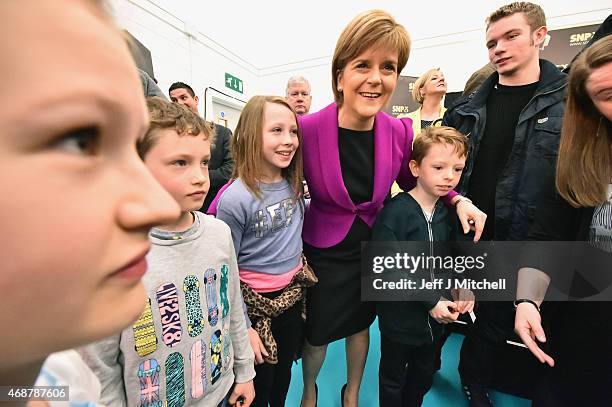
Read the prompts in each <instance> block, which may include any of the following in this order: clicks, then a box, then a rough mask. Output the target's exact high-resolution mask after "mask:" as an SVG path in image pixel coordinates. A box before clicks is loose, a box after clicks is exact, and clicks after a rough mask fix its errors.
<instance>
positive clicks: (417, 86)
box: [412, 68, 442, 105]
mask: <svg viewBox="0 0 612 407" xmlns="http://www.w3.org/2000/svg"><path fill="white" fill-rule="evenodd" d="M436 73H442V71H441V70H440V68H432V69H430V70H428V71H427V72H425V73H424V74H423V75H421V76H420V77H419V79H417V80H416V81H415V82H414V86H413V87H412V98H413V99H414V100H415V101H416V102H417V103H418V104H420V105H422V104H423V100H424V99H425V98H424V97H423V95H421V89H423V86H425V84H426V83H427V82H429V80H430V79H431V77H432V76H434V74H436Z"/></svg>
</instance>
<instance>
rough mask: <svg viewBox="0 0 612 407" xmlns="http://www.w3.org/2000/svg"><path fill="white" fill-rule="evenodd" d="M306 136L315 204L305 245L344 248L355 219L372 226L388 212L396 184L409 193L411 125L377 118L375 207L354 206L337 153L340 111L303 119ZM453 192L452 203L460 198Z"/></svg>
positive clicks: (306, 158) (306, 224)
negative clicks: (387, 200) (383, 211)
mask: <svg viewBox="0 0 612 407" xmlns="http://www.w3.org/2000/svg"><path fill="white" fill-rule="evenodd" d="M298 122H299V127H300V130H301V132H302V145H303V154H304V176H305V178H306V182H307V183H308V190H309V192H310V196H311V201H310V207H309V208H308V211H307V212H306V217H305V219H304V228H303V231H302V238H303V240H304V241H305V242H306V243H308V244H310V245H312V246H314V247H319V248H326V247H331V246H334V245H336V244H338V243H340V242H341V241H342V240H343V239H344V238H345V237H346V235H347V233H348V231H349V229H350V228H351V225H352V224H353V221H354V220H355V217H356V216H359V217H360V218H361V219H362V220H363V221H364V222H365V223H366V224H368V225H369V226H370V227H372V226H374V222H375V220H376V216H377V215H378V212H379V211H380V210H381V209H382V207H383V201H384V200H385V198H386V197H387V194H389V191H390V189H391V185H392V184H393V181H396V180H397V183H398V184H399V186H400V187H401V188H402V189H403V190H405V191H409V190H411V189H412V188H414V186H415V185H416V178H414V177H413V176H412V174H411V173H410V170H409V168H408V162H409V161H410V157H411V156H412V139H413V132H412V120H411V119H409V118H405V119H395V118H393V117H391V116H389V115H388V114H386V113H383V112H379V113H378V114H377V115H376V117H375V118H374V192H373V195H372V201H371V202H364V203H361V204H359V205H355V204H354V203H353V201H351V198H350V196H349V194H348V191H347V190H346V187H345V186H344V181H343V180H342V169H341V167H340V153H339V151H338V108H337V106H336V104H335V103H332V104H331V105H329V106H327V107H325V108H323V109H322V110H320V111H319V112H317V113H313V114H310V115H307V116H302V117H300V116H298ZM455 195H456V193H455V192H454V191H453V192H451V193H449V195H448V196H447V200H448V199H450V198H452V197H453V196H455Z"/></svg>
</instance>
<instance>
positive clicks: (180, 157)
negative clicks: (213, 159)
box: [144, 129, 210, 212]
mask: <svg viewBox="0 0 612 407" xmlns="http://www.w3.org/2000/svg"><path fill="white" fill-rule="evenodd" d="M157 132H158V133H157V134H156V136H157V138H156V141H155V144H154V145H153V147H152V148H151V150H149V152H148V153H147V155H146V157H145V160H144V161H145V164H146V165H147V167H148V168H149V170H150V171H151V173H152V174H153V176H154V177H155V179H156V180H157V181H158V182H159V183H160V184H161V185H162V186H163V187H164V189H165V190H166V191H168V192H169V193H170V195H172V197H173V198H174V200H175V201H176V202H178V204H179V206H180V207H181V211H183V212H189V211H195V210H198V209H200V208H201V207H202V204H203V203H204V198H206V194H207V193H208V189H209V188H210V180H209V177H208V161H209V160H210V142H209V141H208V140H206V139H205V138H204V135H203V134H202V133H200V134H198V135H197V136H192V135H190V134H184V135H178V134H177V132H176V131H175V130H174V129H163V130H157Z"/></svg>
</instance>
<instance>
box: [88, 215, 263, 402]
mask: <svg viewBox="0 0 612 407" xmlns="http://www.w3.org/2000/svg"><path fill="white" fill-rule="evenodd" d="M194 215H195V221H194V224H193V226H192V227H191V228H190V229H189V230H187V231H185V232H182V233H179V234H174V235H172V233H171V232H164V231H161V230H157V229H154V230H153V231H152V232H151V240H152V243H153V245H152V247H151V251H150V252H149V254H148V255H147V262H148V266H149V268H148V271H147V273H146V275H145V277H144V278H143V283H144V286H145V289H146V292H147V297H148V298H147V302H146V307H145V310H144V311H143V313H142V314H141V316H140V318H139V319H138V320H137V321H136V322H134V324H133V325H132V326H131V327H129V328H128V329H125V330H124V331H123V332H122V333H121V334H120V335H118V336H114V337H111V338H107V339H105V340H102V341H100V342H97V343H95V344H93V345H89V346H86V347H84V348H82V349H81V350H80V353H81V355H82V356H83V359H84V360H85V361H86V363H87V364H88V365H89V366H90V368H92V370H93V371H94V372H95V373H96V374H97V376H98V378H99V379H100V382H101V383H102V402H103V403H104V404H106V405H109V406H121V405H126V402H127V406H130V407H131V406H141V405H147V406H159V407H161V406H168V407H171V406H206V407H208V406H210V407H216V406H217V404H219V403H220V402H221V401H222V400H223V399H224V397H225V396H226V395H227V393H228V392H229V390H230V388H231V387H232V385H233V383H234V382H236V383H244V382H247V381H249V380H252V379H253V377H254V376H255V370H254V364H253V363H254V356H253V350H252V349H251V346H250V343H249V337H248V334H247V327H246V324H245V318H244V314H243V309H242V297H241V294H240V281H239V279H238V268H237V265H236V256H235V251H234V246H233V243H232V239H231V233H230V230H229V228H228V227H227V226H226V225H225V224H224V223H223V222H221V221H219V220H216V219H214V218H213V217H211V216H208V215H204V214H202V213H200V212H195V213H194Z"/></svg>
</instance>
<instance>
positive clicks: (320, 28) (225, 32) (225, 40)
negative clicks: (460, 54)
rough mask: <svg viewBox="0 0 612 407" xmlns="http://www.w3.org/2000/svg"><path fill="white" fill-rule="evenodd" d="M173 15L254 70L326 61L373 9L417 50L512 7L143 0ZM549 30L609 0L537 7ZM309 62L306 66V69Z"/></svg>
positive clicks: (583, 17)
mask: <svg viewBox="0 0 612 407" xmlns="http://www.w3.org/2000/svg"><path fill="white" fill-rule="evenodd" d="M147 1H149V2H150V3H153V4H155V5H157V6H158V7H160V8H161V9H163V10H165V11H167V12H169V13H170V14H173V15H174V16H175V17H177V18H179V19H180V20H182V21H183V22H185V23H186V24H188V25H190V26H191V27H193V28H194V29H196V30H197V31H199V32H200V33H201V34H204V35H205V36H207V37H208V38H210V39H211V40H213V41H215V42H216V43H218V44H220V45H221V46H222V47H223V48H224V49H225V50H226V51H227V52H228V53H233V54H234V55H235V56H239V57H240V58H241V59H243V60H244V61H246V62H248V63H249V64H250V65H252V66H253V67H254V68H256V69H259V70H266V69H275V67H279V66H284V65H288V64H296V63H298V64H302V63H304V61H310V60H313V62H315V61H316V60H319V59H325V60H329V57H330V56H331V54H332V53H333V50H334V47H335V42H336V39H337V38H338V36H339V34H340V32H341V31H342V29H343V28H344V26H345V25H346V24H347V23H348V22H349V21H350V20H351V19H352V18H353V17H354V16H355V15H357V14H358V13H360V12H362V11H365V10H369V9H372V8H380V9H383V10H386V11H388V12H390V13H391V14H392V15H393V16H394V17H395V18H396V19H397V20H398V21H399V22H400V23H401V24H403V25H404V26H405V27H406V29H407V30H408V32H409V33H410V35H411V37H412V39H413V44H414V46H416V47H418V46H419V44H427V43H428V42H430V41H432V40H433V41H436V40H441V41H451V40H452V36H461V35H465V34H466V32H468V33H473V34H474V35H483V36H484V19H485V18H486V16H487V15H489V14H490V13H491V11H493V10H495V9H496V8H497V7H499V6H500V5H503V4H506V3H508V2H509V0H464V1H457V0H438V1H436V2H432V3H430V2H427V1H422V2H412V1H411V2H409V1H399V0H351V1H330V0H328V1H323V0H311V1H302V2H298V1H292V0H285V1H282V0H263V1H219V0H217V1H207V0H147ZM534 2H535V3H538V4H540V5H541V6H542V8H543V9H544V11H545V13H546V16H547V19H548V25H549V28H559V27H564V26H569V25H577V23H579V24H583V23H584V24H587V23H597V22H600V21H601V20H599V21H591V20H593V19H594V17H593V16H595V15H597V18H601V17H600V16H601V15H602V11H605V14H604V15H606V14H609V13H610V12H612V4H611V1H610V0H542V1H537V0H535V1H534ZM306 63H307V62H306Z"/></svg>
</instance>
